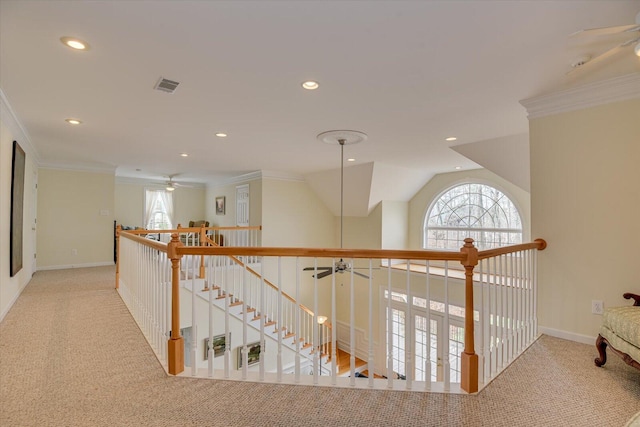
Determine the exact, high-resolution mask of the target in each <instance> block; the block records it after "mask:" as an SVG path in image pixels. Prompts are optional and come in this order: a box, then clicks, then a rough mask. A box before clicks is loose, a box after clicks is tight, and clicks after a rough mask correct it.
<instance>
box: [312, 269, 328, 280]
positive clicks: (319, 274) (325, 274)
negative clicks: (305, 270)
mask: <svg viewBox="0 0 640 427" xmlns="http://www.w3.org/2000/svg"><path fill="white" fill-rule="evenodd" d="M332 273H333V269H329V270H327V271H323V272H322V273H318V274H316V275H315V276H311V277H317V278H318V279H322V278H323V277H327V276H328V275H330V274H332Z"/></svg>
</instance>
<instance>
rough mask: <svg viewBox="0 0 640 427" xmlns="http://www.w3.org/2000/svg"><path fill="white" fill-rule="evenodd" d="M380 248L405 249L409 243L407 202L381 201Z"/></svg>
mask: <svg viewBox="0 0 640 427" xmlns="http://www.w3.org/2000/svg"><path fill="white" fill-rule="evenodd" d="M381 204H382V230H381V233H382V247H381V249H406V248H407V247H408V245H409V203H408V202H398V201H382V203H381Z"/></svg>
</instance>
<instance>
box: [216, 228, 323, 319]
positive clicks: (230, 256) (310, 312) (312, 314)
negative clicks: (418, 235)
mask: <svg viewBox="0 0 640 427" xmlns="http://www.w3.org/2000/svg"><path fill="white" fill-rule="evenodd" d="M205 241H206V242H207V243H209V246H214V247H221V246H220V245H218V244H217V243H216V242H214V241H213V240H211V239H210V238H209V236H205ZM227 256H228V257H229V258H230V259H232V260H233V261H234V262H235V263H237V264H239V265H240V266H241V267H244V266H245V264H244V263H243V262H242V261H241V260H239V259H238V258H236V257H235V256H233V255H227ZM247 271H248V272H250V273H251V274H253V275H254V276H255V277H258V278H260V277H262V276H261V275H260V273H258V272H257V271H255V270H254V269H253V268H251V267H247ZM264 283H266V284H267V285H269V287H271V288H273V289H274V290H276V291H277V290H278V287H277V286H276V285H274V284H273V283H271V282H270V281H269V280H267V279H264ZM282 295H283V296H284V297H285V298H286V299H288V300H289V301H291V302H292V303H294V304H297V305H298V306H299V307H300V308H301V309H302V310H304V311H306V312H307V313H308V314H310V315H311V316H315V314H314V313H313V311H311V310H309V309H308V308H307V307H305V306H304V305H303V304H300V303H298V302H297V301H296V300H295V299H294V298H293V297H291V296H290V295H289V294H287V293H286V292H284V291H282Z"/></svg>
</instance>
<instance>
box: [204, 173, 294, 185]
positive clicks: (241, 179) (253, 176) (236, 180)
mask: <svg viewBox="0 0 640 427" xmlns="http://www.w3.org/2000/svg"><path fill="white" fill-rule="evenodd" d="M257 179H277V180H281V181H301V182H304V181H305V179H304V177H303V176H300V175H297V174H293V173H289V172H279V171H266V170H259V171H255V172H250V173H246V174H244V175H238V176H234V177H231V178H227V179H224V180H222V181H220V182H216V183H210V185H212V186H213V187H222V186H225V185H232V184H244V183H247V182H249V181H254V180H257Z"/></svg>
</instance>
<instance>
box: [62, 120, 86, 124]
mask: <svg viewBox="0 0 640 427" xmlns="http://www.w3.org/2000/svg"><path fill="white" fill-rule="evenodd" d="M65 122H67V123H69V124H70V125H79V124H82V122H81V121H80V120H78V119H65Z"/></svg>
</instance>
